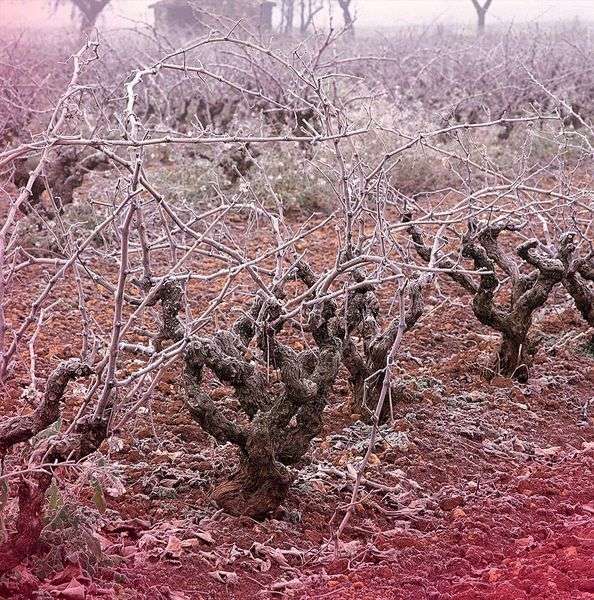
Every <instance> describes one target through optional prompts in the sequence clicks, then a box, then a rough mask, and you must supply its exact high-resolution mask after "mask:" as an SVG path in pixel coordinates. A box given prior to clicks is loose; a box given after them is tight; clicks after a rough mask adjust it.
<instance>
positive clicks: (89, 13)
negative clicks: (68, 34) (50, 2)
mask: <svg viewBox="0 0 594 600" xmlns="http://www.w3.org/2000/svg"><path fill="white" fill-rule="evenodd" d="M109 2H110V0H56V3H55V5H56V6H57V5H59V4H62V3H64V4H66V3H69V4H71V5H72V8H73V9H74V10H75V11H76V13H77V16H78V17H79V18H80V29H81V31H88V30H89V29H92V28H93V27H94V26H95V23H96V22H97V19H98V18H99V15H100V14H101V13H102V11H103V9H104V8H105V7H106V6H107V5H108V4H109Z"/></svg>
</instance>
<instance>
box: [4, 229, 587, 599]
mask: <svg viewBox="0 0 594 600" xmlns="http://www.w3.org/2000/svg"><path fill="white" fill-rule="evenodd" d="M241 226H242V225H241V224H237V227H238V228H240V227H241ZM331 232H332V229H331V228H327V229H326V230H320V231H319V232H317V233H316V234H315V236H314V238H313V239H311V240H309V241H308V243H307V248H308V249H309V251H310V254H311V257H312V258H313V257H316V256H317V255H320V256H323V255H324V251H325V250H324V249H325V248H326V249H327V245H328V239H331V236H332V233H331ZM264 242H265V240H263V239H262V238H259V237H258V235H254V236H251V242H250V245H252V246H253V247H254V248H255V247H257V246H258V245H261V244H263V243H264ZM261 247H262V246H261ZM103 271H104V272H107V273H108V272H109V268H104V269H103ZM42 284H43V273H42V271H41V269H39V270H38V271H37V272H35V270H32V271H31V272H30V273H28V275H27V279H25V278H23V279H22V280H21V281H20V282H19V284H18V286H17V288H16V289H15V290H14V291H13V296H12V298H11V308H10V310H11V313H10V314H9V317H10V318H11V319H13V320H14V319H15V318H17V317H20V318H22V316H23V315H24V314H25V311H26V309H27V303H28V300H29V299H30V298H31V297H32V295H33V294H35V292H36V291H37V290H38V289H40V288H41V286H42ZM442 288H443V289H444V291H446V290H447V292H448V296H447V298H450V297H451V298H453V300H449V299H444V298H443V297H441V296H438V294H437V292H434V294H435V296H434V297H433V298H430V299H429V302H428V307H427V310H426V313H425V316H424V317H423V319H422V321H421V323H420V325H419V326H418V327H417V328H415V330H414V331H412V332H410V333H409V334H407V335H406V337H405V343H404V345H403V347H402V350H401V360H400V363H399V364H400V368H401V375H402V377H403V379H405V380H406V381H407V383H408V385H409V386H411V387H413V388H416V389H417V391H418V394H417V395H416V397H415V398H414V399H411V400H407V401H401V402H398V403H396V404H395V405H394V416H395V422H394V426H393V427H392V429H389V428H386V429H383V430H382V439H381V441H380V442H379V443H378V445H377V447H376V449H375V452H374V454H373V455H372V460H371V461H370V466H369V468H368V470H367V472H366V476H367V478H368V479H369V480H370V481H372V482H374V483H375V484H376V485H373V484H370V485H365V486H364V487H363V493H364V499H363V501H362V502H361V505H360V506H359V507H358V509H357V511H356V512H355V514H354V515H353V517H352V518H351V521H350V523H349V526H348V527H347V530H346V532H345V535H344V539H342V540H341V544H340V546H339V548H338V550H339V552H336V551H335V549H334V546H333V545H332V544H330V540H331V539H332V536H333V533H334V532H335V531H336V528H337V526H338V523H339V522H340V519H341V518H342V515H343V514H344V506H345V504H346V503H348V501H349V498H350V492H351V486H350V483H349V481H350V480H349V478H348V475H347V465H348V464H352V465H356V463H357V461H358V460H359V459H360V457H361V456H362V455H363V454H364V451H365V447H366V443H367V442H366V440H367V438H368V430H366V429H365V427H364V426H362V425H361V423H357V422H356V421H357V415H351V414H350V411H349V410H348V388H347V385H346V383H345V382H344V381H340V382H339V383H338V384H337V386H336V388H335V392H334V396H333V400H332V402H331V405H330V406H329V407H328V409H327V415H326V420H325V422H326V430H325V432H324V434H323V435H322V436H321V437H320V438H319V439H317V440H316V441H315V443H314V444H313V445H312V448H311V450H310V452H309V453H308V455H307V460H306V461H304V464H303V470H302V472H301V475H300V476H299V478H298V480H297V481H296V482H295V484H294V485H293V487H292V489H291V492H290V494H289V496H288V498H287V501H286V503H285V505H284V506H283V507H282V509H281V510H280V511H279V512H278V514H277V515H275V518H273V519H269V520H267V521H265V522H261V523H260V522H255V521H251V520H249V519H245V518H234V517H229V516H226V515H224V514H221V513H220V511H218V510H217V508H216V507H215V506H213V505H212V503H211V502H209V499H208V495H209V492H210V491H211V490H212V488H213V487H214V486H215V485H216V484H217V483H219V482H220V481H222V480H223V479H224V477H225V476H226V475H228V474H229V473H230V472H232V470H233V466H234V463H235V453H234V450H233V448H232V447H230V446H224V447H216V446H215V444H214V442H213V441H212V440H210V439H209V438H208V437H207V436H206V435H205V434H204V433H203V432H202V431H201V430H200V428H199V427H198V426H197V425H196V424H195V423H193V422H192V421H191V419H190V418H189V417H188V416H187V414H186V412H185V410H184V408H183V405H182V402H181V400H180V398H179V396H180V390H179V388H178V384H177V371H176V370H175V369H172V371H171V372H170V373H168V374H167V375H166V376H165V377H164V379H163V381H162V382H161V384H160V385H159V388H158V393H157V395H156V397H155V398H154V400H153V402H152V406H151V410H152V413H149V414H145V415H140V416H139V418H137V419H135V420H133V421H131V422H130V424H129V426H127V427H126V429H125V431H122V432H120V433H119V435H118V436H117V439H116V440H112V443H111V445H110V446H109V447H108V446H107V445H106V446H105V447H104V448H102V451H103V454H104V455H109V459H110V460H111V464H112V468H111V469H110V471H113V472H115V473H117V475H118V479H119V480H120V482H121V486H123V487H121V489H120V490H119V492H118V490H117V488H118V484H117V483H113V482H112V484H111V485H109V484H104V490H106V491H105V495H106V504H107V510H106V511H105V512H104V513H103V514H100V513H99V512H98V511H97V507H96V505H95V503H93V501H92V493H93V492H92V488H91V487H90V486H89V485H88V483H87V484H84V485H76V484H75V474H74V473H72V472H69V473H64V478H63V480H61V481H60V484H59V489H60V492H61V494H62V501H63V502H65V503H66V505H68V506H69V505H70V504H69V503H72V505H73V506H74V505H76V504H77V503H83V505H86V506H87V507H88V509H87V510H85V511H83V512H84V513H85V515H86V517H87V518H88V520H89V521H93V522H94V523H95V528H94V529H95V532H96V533H95V534H94V539H95V545H96V546H101V548H100V550H99V548H95V550H96V553H95V554H93V552H91V551H90V550H89V549H88V547H87V546H84V545H83V544H82V542H80V543H79V542H76V539H78V538H76V539H75V537H73V536H74V534H73V531H75V530H76V527H75V528H74V529H72V528H71V529H66V530H64V532H63V533H62V534H61V533H60V530H59V528H58V529H57V530H56V532H55V533H54V535H53V537H51V538H50V539H46V540H45V541H46V546H45V551H46V553H45V554H43V553H42V554H40V555H38V556H36V557H34V558H33V559H31V561H30V562H29V563H28V564H27V565H25V566H23V567H22V569H20V570H19V571H17V572H16V573H15V574H13V575H12V576H11V577H10V578H7V579H6V581H4V582H0V597H2V598H11V599H13V598H14V599H18V598H71V599H75V600H76V599H77V598H88V599H93V598H127V599H134V598H138V599H141V598H146V599H163V600H165V599H171V600H184V599H185V600H188V599H191V600H198V599H207V598H208V599H212V600H215V599H220V600H223V599H233V598H236V599H247V598H253V597H293V598H304V599H305V598H308V599H313V598H316V599H318V598H333V599H347V598H353V599H355V598H357V599H364V598H365V599H373V600H384V599H386V600H387V599H398V600H405V599H406V600H408V599H410V600H413V599H414V600H417V599H421V600H422V599H428V600H429V599H431V600H446V599H460V600H470V599H477V600H478V599H493V600H495V599H498V600H499V599H501V600H512V599H514V600H515V599H531V600H534V599H542V600H544V599H547V600H564V599H566V600H570V599H571V600H587V599H590V600H591V599H594V553H593V550H594V420H593V418H592V415H593V414H594V405H593V406H592V407H591V412H590V413H587V410H584V407H585V406H586V403H587V402H588V401H589V400H590V398H591V397H592V384H593V381H594V358H592V356H590V355H588V354H587V353H586V351H585V350H584V349H583V345H584V340H585V339H587V338H586V337H585V336H584V335H582V336H581V337H580V334H582V333H583V332H585V328H584V326H583V324H582V322H581V320H580V319H579V316H578V315H577V313H576V312H575V310H574V309H573V307H572V306H571V305H570V303H569V302H568V301H567V299H566V298H565V297H564V295H563V294H562V293H559V294H558V295H557V296H556V297H555V299H554V302H550V303H549V304H548V305H547V306H546V307H545V309H544V310H543V311H542V312H541V313H540V316H539V318H538V319H537V322H536V324H535V327H536V329H537V330H539V331H541V332H542V336H543V348H542V349H541V351H540V352H539V354H538V357H537V363H536V365H535V367H534V370H533V373H532V378H531V380H530V382H529V383H528V384H526V385H518V384H513V383H512V382H511V381H508V380H503V379H501V378H496V379H494V380H493V381H492V382H491V383H487V382H486V380H485V379H484V372H483V371H484V365H486V364H487V363H488V360H489V356H490V354H491V353H492V351H493V349H494V348H495V346H496V343H497V338H496V337H495V336H493V335H492V332H491V331H489V330H487V329H486V328H484V327H482V326H480V325H479V324H478V323H477V321H476V320H475V319H474V317H473V315H472V313H471V310H470V308H469V307H468V306H467V301H466V299H465V298H464V297H459V296H456V294H455V293H453V292H454V288H453V287H451V286H450V285H449V284H447V283H445V282H443V283H442ZM90 289H91V288H89V290H90ZM193 290H194V292H195V296H194V297H193V303H194V304H195V305H196V306H204V305H206V303H207V302H208V301H209V300H210V299H211V298H213V297H214V296H215V295H216V292H217V290H216V289H214V288H213V289H208V290H207V291H205V290H204V289H203V288H202V287H199V286H197V285H196V286H193ZM389 293H390V291H389V290H386V291H385V292H384V294H383V295H384V300H388V299H389ZM450 293H453V295H452V296H450ZM55 296H56V297H58V296H61V297H62V298H64V304H63V307H62V308H61V309H60V314H59V316H56V317H55V318H54V319H52V320H51V322H50V323H49V325H48V326H47V327H46V328H44V329H43V330H42V331H41V333H40V336H39V339H38V342H37V346H36V347H37V349H38V353H39V362H38V372H39V374H40V375H42V374H47V372H48V371H49V369H51V368H52V367H54V366H55V365H56V364H57V362H58V361H59V359H60V358H66V357H69V356H73V355H76V354H77V352H78V349H79V348H78V345H79V340H78V336H77V332H78V330H79V327H80V318H79V315H78V312H77V309H76V300H75V293H74V292H73V289H72V287H71V282H68V283H65V284H64V285H62V286H61V287H60V288H59V289H56V291H55ZM238 298H241V295H240V294H239V292H238V294H237V295H236V299H238ZM109 300H110V298H109V294H108V293H106V292H104V291H102V290H99V289H97V290H93V302H92V304H91V308H92V310H93V313H94V314H95V317H96V318H97V320H98V322H99V323H100V324H102V325H103V326H105V327H109V324H110V319H111V314H110V312H109V310H106V307H109V304H108V303H109ZM223 314H224V313H223ZM219 318H220V319H221V320H224V317H219ZM147 326H150V324H147ZM569 332H575V335H574V336H571V337H569V338H565V337H564V336H566V334H568V333H569ZM139 339H141V338H139ZM556 344H557V346H558V347H557V348H556V349H553V348H552V347H553V346H555V345H556ZM22 358H23V360H21V361H20V362H19V364H18V368H17V369H16V371H15V373H14V375H13V377H12V379H11V380H10V381H9V382H8V387H7V388H5V389H4V390H2V391H1V392H0V411H1V413H2V414H11V413H14V411H15V408H16V407H17V406H19V407H20V406H22V405H23V401H22V400H20V399H19V397H20V395H21V392H22V388H23V386H25V385H27V383H28V379H27V369H28V359H27V357H26V349H25V352H24V353H23V357H22ZM70 394H71V398H72V400H71V401H74V403H76V399H75V391H72V390H71V392H70ZM71 410H73V409H72V407H69V408H68V411H67V413H66V414H69V411H71ZM93 463H94V465H95V466H96V467H97V468H99V469H100V468H101V465H100V464H99V461H98V459H97V458H95V459H94V460H93ZM81 479H83V480H84V478H81ZM83 522H84V519H83ZM79 529H80V527H79ZM60 535H62V537H60ZM67 540H70V542H71V543H70V544H67V545H66V546H67V547H68V548H70V549H71V550H69V551H68V552H66V551H62V552H58V550H59V549H60V548H62V546H61V544H62V543H64V542H65V541H67ZM77 544H78V546H77ZM72 547H74V550H72ZM91 555H92V556H91ZM282 582H285V583H284V584H283V583H282ZM275 591H276V593H273V592H275ZM77 594H78V595H77Z"/></svg>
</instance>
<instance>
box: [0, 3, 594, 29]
mask: <svg viewBox="0 0 594 600" xmlns="http://www.w3.org/2000/svg"><path fill="white" fill-rule="evenodd" d="M154 1H155V0H112V2H111V5H110V6H109V7H108V9H106V10H105V13H104V15H103V16H102V17H101V21H100V23H99V24H100V25H103V26H106V25H107V26H125V24H127V23H129V22H130V20H138V21H145V22H152V10H151V9H150V8H149V6H150V4H152V3H153V2H154ZM354 3H355V4H354V6H355V9H354V13H355V14H356V18H357V25H358V26H359V27H361V28H386V27H397V26H399V25H423V24H427V25H431V24H439V23H441V24H458V25H472V24H474V21H475V18H476V17H475V13H474V8H473V7H472V4H471V2H470V0H354ZM51 4H52V3H51V2H49V0H0V23H1V24H3V25H12V26H17V27H22V26H27V25H29V26H63V25H68V24H69V22H70V20H71V10H70V9H69V8H68V6H66V5H67V4H68V3H65V4H66V5H65V6H63V7H61V8H58V9H57V10H53V9H52V7H51ZM332 13H333V15H334V16H333V17H330V16H329V14H328V11H324V14H323V15H322V14H321V15H320V16H319V18H318V21H317V24H318V25H320V26H323V25H325V24H327V23H328V20H329V18H333V19H334V20H336V21H338V22H340V11H339V10H338V7H334V9H333V11H332ZM576 18H579V19H581V20H592V19H594V2H592V0H494V1H493V4H492V6H491V8H490V10H489V14H488V23H489V24H491V25H494V24H498V23H499V24H508V23H510V22H513V23H531V22H551V21H555V20H571V19H576Z"/></svg>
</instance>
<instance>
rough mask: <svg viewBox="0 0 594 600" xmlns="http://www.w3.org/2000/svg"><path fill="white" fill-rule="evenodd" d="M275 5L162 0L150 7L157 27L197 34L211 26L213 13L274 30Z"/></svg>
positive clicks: (255, 0) (256, 0)
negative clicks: (190, 31)
mask: <svg viewBox="0 0 594 600" xmlns="http://www.w3.org/2000/svg"><path fill="white" fill-rule="evenodd" d="M274 5H275V3H274V2H270V1H268V0H159V2H155V3H154V4H151V8H152V9H153V10H154V11H155V27H156V28H157V29H168V30H174V31H189V30H192V31H193V32H194V33H196V32H199V31H200V30H201V29H206V28H207V27H208V26H209V24H210V22H212V15H221V16H226V17H230V18H234V19H238V20H239V19H244V20H246V21H249V22H250V23H251V24H252V25H254V26H256V27H258V28H259V29H262V30H267V29H272V9H273V7H274Z"/></svg>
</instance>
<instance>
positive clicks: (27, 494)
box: [0, 473, 52, 576]
mask: <svg viewBox="0 0 594 600" xmlns="http://www.w3.org/2000/svg"><path fill="white" fill-rule="evenodd" d="M51 481H52V476H51V475H49V474H47V473H42V474H33V475H30V476H29V477H28V478H23V480H22V481H21V483H20V484H19V492H18V495H19V514H18V517H17V521H16V529H15V531H14V533H13V534H12V535H10V536H9V538H8V540H7V541H6V542H5V543H4V544H3V545H2V546H0V576H1V575H3V574H4V573H8V572H9V571H11V570H12V569H14V568H15V567H16V566H17V565H19V564H20V563H21V562H22V561H23V560H24V559H25V558H27V557H28V556H30V555H31V554H33V553H34V551H35V548H36V546H37V544H38V542H39V536H40V535H41V531H42V530H43V525H44V524H43V504H44V501H45V493H46V491H47V489H48V488H49V486H50V484H51Z"/></svg>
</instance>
